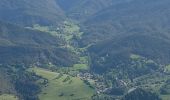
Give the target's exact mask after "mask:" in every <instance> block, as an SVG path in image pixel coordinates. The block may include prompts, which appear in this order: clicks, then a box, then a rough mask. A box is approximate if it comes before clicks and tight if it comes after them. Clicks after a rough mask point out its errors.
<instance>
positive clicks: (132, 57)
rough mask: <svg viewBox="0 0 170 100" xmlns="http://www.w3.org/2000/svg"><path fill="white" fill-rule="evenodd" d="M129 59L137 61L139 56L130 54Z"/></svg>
mask: <svg viewBox="0 0 170 100" xmlns="http://www.w3.org/2000/svg"><path fill="white" fill-rule="evenodd" d="M130 58H131V59H133V60H137V59H139V58H141V57H140V56H139V55H136V54H131V55H130Z"/></svg>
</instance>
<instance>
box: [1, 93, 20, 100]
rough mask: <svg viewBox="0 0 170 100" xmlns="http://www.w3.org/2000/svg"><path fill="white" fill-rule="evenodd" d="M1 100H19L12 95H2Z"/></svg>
mask: <svg viewBox="0 0 170 100" xmlns="http://www.w3.org/2000/svg"><path fill="white" fill-rule="evenodd" d="M0 100H19V99H18V98H17V97H16V96H14V95H11V94H2V95H0Z"/></svg>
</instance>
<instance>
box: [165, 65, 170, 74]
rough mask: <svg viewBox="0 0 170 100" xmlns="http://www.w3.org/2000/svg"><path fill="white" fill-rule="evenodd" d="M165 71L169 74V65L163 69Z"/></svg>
mask: <svg viewBox="0 0 170 100" xmlns="http://www.w3.org/2000/svg"><path fill="white" fill-rule="evenodd" d="M165 70H166V71H167V72H168V73H170V65H167V66H166V67H165Z"/></svg>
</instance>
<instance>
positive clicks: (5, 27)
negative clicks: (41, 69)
mask: <svg viewBox="0 0 170 100" xmlns="http://www.w3.org/2000/svg"><path fill="white" fill-rule="evenodd" d="M61 44H62V41H60V39H58V38H56V37H53V36H51V35H49V34H48V33H43V32H39V31H33V30H29V29H25V28H22V27H18V26H15V25H12V24H8V23H3V22H0V56H1V58H0V63H1V64H13V63H14V64H15V63H20V64H21V63H24V64H37V63H46V64H48V63H49V62H51V63H53V64H56V65H59V66H69V65H72V64H73V62H74V58H75V56H73V54H71V53H69V52H68V51H67V50H65V49H62V48H59V46H60V45H61Z"/></svg>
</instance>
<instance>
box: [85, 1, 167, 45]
mask: <svg viewBox="0 0 170 100" xmlns="http://www.w3.org/2000/svg"><path fill="white" fill-rule="evenodd" d="M169 4H170V1H169V0H163V1H162V0H156V1H155V0H149V1H148V0H142V1H141V0H133V1H131V2H127V3H121V4H118V5H115V6H110V7H108V8H106V9H104V10H102V11H100V12H98V13H97V14H96V15H95V16H93V17H91V18H90V19H89V20H88V21H86V22H85V23H84V25H85V27H84V31H85V32H86V34H85V36H84V39H85V40H84V42H86V41H89V42H96V41H99V40H103V39H105V38H109V37H113V36H116V37H117V36H120V35H127V34H131V33H139V34H154V35H155V34H157V33H158V34H161V35H166V36H168V37H169V34H168V33H169V29H168V27H169V24H168V22H169V16H170V14H169V10H170V7H169ZM103 37H104V38H103Z"/></svg>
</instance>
